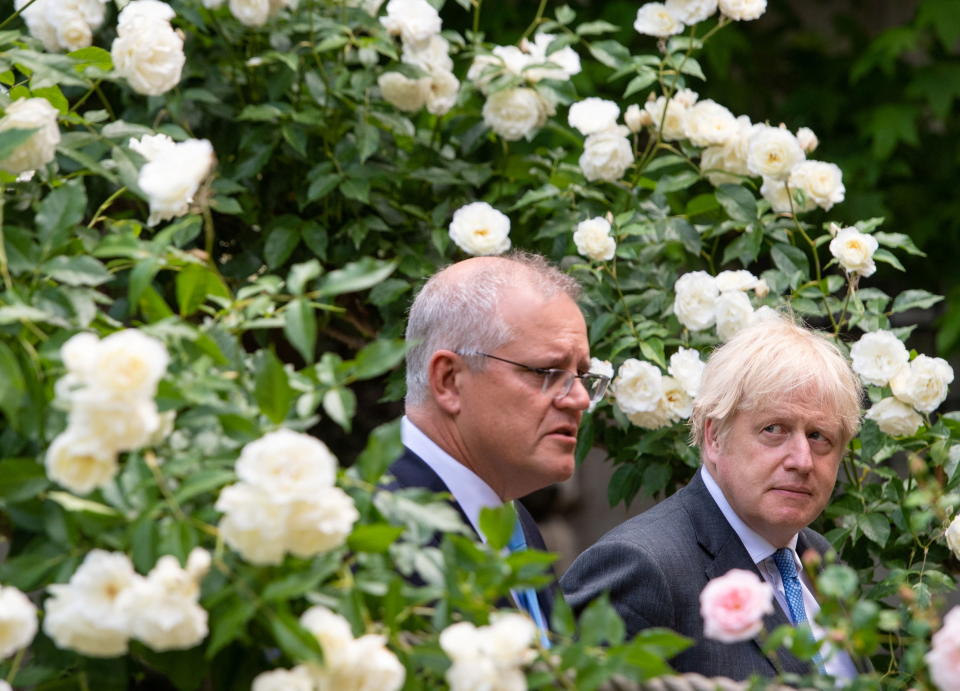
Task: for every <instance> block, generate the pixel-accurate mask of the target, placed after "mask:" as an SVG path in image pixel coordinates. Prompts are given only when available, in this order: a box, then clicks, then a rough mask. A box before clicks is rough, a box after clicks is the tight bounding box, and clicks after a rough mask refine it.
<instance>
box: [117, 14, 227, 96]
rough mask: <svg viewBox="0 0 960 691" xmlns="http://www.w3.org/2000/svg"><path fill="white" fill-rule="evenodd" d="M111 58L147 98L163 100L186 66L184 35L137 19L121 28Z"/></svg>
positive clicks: (162, 24)
mask: <svg viewBox="0 0 960 691" xmlns="http://www.w3.org/2000/svg"><path fill="white" fill-rule="evenodd" d="M137 1H138V2H145V1H146V0H137ZM133 4H134V3H130V5H128V6H127V9H129V7H130V6H132V5H133ZM158 4H163V3H158ZM232 4H233V3H232V1H231V5H232ZM124 12H126V10H124ZM110 55H111V56H112V57H113V65H114V68H115V69H116V70H117V73H118V74H119V75H120V76H121V77H123V78H124V79H126V80H127V83H128V84H129V85H130V88H131V89H133V90H134V91H136V92H137V93H138V94H143V95H145V96H159V95H160V94H165V93H166V92H168V91H170V89H172V88H173V87H175V86H176V85H177V84H178V83H179V82H180V76H181V73H182V72H183V65H184V63H185V62H186V56H185V55H184V52H183V38H182V37H181V36H180V34H178V33H177V32H176V31H174V29H173V27H172V26H170V24H168V23H167V22H165V21H162V20H156V19H153V18H150V17H149V16H136V15H135V18H134V19H132V20H130V21H128V22H127V23H126V25H125V26H124V25H120V26H118V30H117V38H116V39H114V41H113V45H112V46H111V47H110Z"/></svg>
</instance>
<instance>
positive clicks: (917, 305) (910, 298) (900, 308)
mask: <svg viewBox="0 0 960 691" xmlns="http://www.w3.org/2000/svg"><path fill="white" fill-rule="evenodd" d="M941 300H943V296H942V295H934V294H933V293H928V292H927V291H925V290H905V291H903V292H902V293H900V294H899V295H897V297H896V299H895V300H894V301H893V307H892V308H891V312H893V313H894V314H896V313H897V312H904V311H906V310H909V309H927V308H928V307H932V306H933V305H935V304H937V303H938V302H940V301H941Z"/></svg>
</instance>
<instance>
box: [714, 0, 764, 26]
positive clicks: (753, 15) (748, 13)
mask: <svg viewBox="0 0 960 691" xmlns="http://www.w3.org/2000/svg"><path fill="white" fill-rule="evenodd" d="M719 5H720V12H721V13H722V14H724V15H725V16H727V17H729V18H730V19H733V20H736V21H738V22H739V21H744V20H750V19H757V18H758V17H759V16H760V15H761V14H763V13H764V12H766V11H767V0H720V2H719Z"/></svg>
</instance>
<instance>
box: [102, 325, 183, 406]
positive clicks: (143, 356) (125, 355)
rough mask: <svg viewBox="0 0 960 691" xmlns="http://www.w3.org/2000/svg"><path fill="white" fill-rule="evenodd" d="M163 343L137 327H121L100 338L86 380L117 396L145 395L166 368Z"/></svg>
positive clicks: (153, 391) (150, 393)
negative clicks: (121, 328)
mask: <svg viewBox="0 0 960 691" xmlns="http://www.w3.org/2000/svg"><path fill="white" fill-rule="evenodd" d="M169 361H170V356H169V355H168V354H167V349H166V348H165V347H164V345H163V343H161V342H160V341H158V340H157V339H155V338H153V337H152V336H147V335H146V334H145V333H143V332H142V331H140V330H138V329H124V330H122V331H117V332H115V333H112V334H110V335H109V336H107V337H106V338H104V339H103V340H101V341H100V343H99V345H98V346H97V349H96V351H95V354H94V358H93V362H92V363H91V364H90V370H89V373H88V379H87V381H86V383H87V384H88V385H89V386H91V387H94V388H95V389H98V390H100V391H103V392H107V393H109V394H110V395H113V396H117V397H126V398H133V397H149V398H152V397H153V396H155V395H156V393H157V384H158V383H159V381H160V379H162V378H163V375H164V373H165V372H166V370H167V363H168V362H169Z"/></svg>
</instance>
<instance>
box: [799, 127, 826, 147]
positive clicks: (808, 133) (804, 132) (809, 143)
mask: <svg viewBox="0 0 960 691" xmlns="http://www.w3.org/2000/svg"><path fill="white" fill-rule="evenodd" d="M797 143H798V144H800V148H801V149H803V150H804V151H806V152H807V153H808V154H810V153H813V152H814V150H815V149H816V148H817V146H819V144H820V140H819V139H817V135H815V134H814V133H813V130H811V129H810V128H809V127H801V128H800V129H798V130H797Z"/></svg>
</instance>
